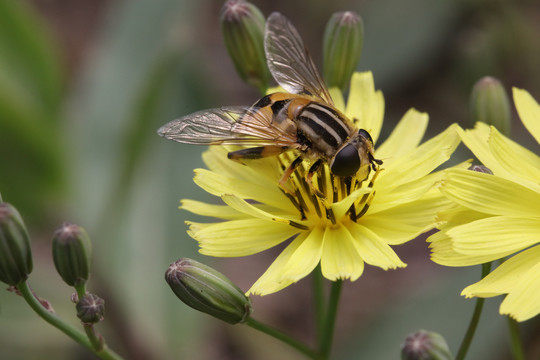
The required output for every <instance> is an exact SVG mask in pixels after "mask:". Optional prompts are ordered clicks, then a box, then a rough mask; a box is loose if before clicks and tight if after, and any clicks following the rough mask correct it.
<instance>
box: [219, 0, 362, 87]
mask: <svg viewBox="0 0 540 360" xmlns="http://www.w3.org/2000/svg"><path fill="white" fill-rule="evenodd" d="M220 23H221V30H222V33H223V38H224V41H225V45H226V47H227V50H228V52H229V56H230V57H231V59H232V61H233V63H234V65H235V67H236V70H237V72H238V75H239V76H240V78H241V79H242V80H244V81H245V82H246V83H248V84H249V85H253V86H255V87H257V88H258V89H259V90H260V91H261V92H262V93H265V92H266V90H267V89H268V84H269V81H270V73H269V71H268V66H267V65H266V55H265V52H264V31H265V18H264V16H263V14H262V13H261V11H260V10H259V9H258V8H257V7H256V6H255V5H253V4H251V3H249V2H247V1H244V0H228V1H226V2H225V4H224V5H223V8H222V9H221V16H220ZM363 37H364V26H363V22H362V19H361V18H360V16H359V15H358V14H356V13H355V12H352V11H345V12H338V13H335V14H334V15H332V17H331V18H330V20H329V21H328V24H327V25H326V30H325V32H324V39H323V48H324V77H325V79H326V82H327V85H328V86H329V87H333V86H336V87H339V88H340V89H345V87H346V86H347V85H348V84H349V81H350V78H351V75H352V73H353V71H354V70H355V69H356V66H357V65H358V61H359V60H360V55H361V53H362V43H363Z"/></svg>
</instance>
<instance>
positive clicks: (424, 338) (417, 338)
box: [401, 330, 454, 360]
mask: <svg viewBox="0 0 540 360" xmlns="http://www.w3.org/2000/svg"><path fill="white" fill-rule="evenodd" d="M401 359H402V360H453V359H454V357H453V356H452V354H451V353H450V350H449V349H448V345H447V344H446V341H445V340H444V338H443V337H442V336H441V335H439V334H437V333H435V332H428V331H425V330H419V331H417V332H415V333H412V334H410V335H409V336H407V338H405V342H404V343H403V345H401Z"/></svg>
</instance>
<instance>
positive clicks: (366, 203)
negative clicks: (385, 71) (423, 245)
mask: <svg viewBox="0 0 540 360" xmlns="http://www.w3.org/2000/svg"><path fill="white" fill-rule="evenodd" d="M332 96H333V98H334V102H335V104H336V106H337V107H338V109H340V110H341V111H343V112H344V113H345V114H346V115H347V116H348V117H349V118H350V119H351V120H353V121H355V123H356V125H357V126H358V127H359V128H363V129H366V130H367V131H369V133H370V134H371V137H372V138H373V141H374V143H375V144H377V140H378V138H379V134H380V130H381V127H382V120H383V112H384V100H383V96H382V93H381V92H380V91H375V89H374V83H373V77H372V75H371V73H361V74H359V73H356V74H354V75H353V78H352V82H351V90H350V94H349V99H348V102H347V105H346V106H345V105H344V103H345V102H344V100H343V96H342V95H341V92H339V91H334V92H332ZM427 122H428V116H427V114H424V113H420V112H418V111H416V110H412V109H411V110H409V111H408V112H407V113H406V114H405V116H404V117H403V118H402V119H401V121H400V122H399V124H398V125H397V126H396V128H395V129H394V131H393V132H392V134H391V135H390V136H389V138H388V139H387V140H386V141H385V142H383V143H382V144H381V145H380V146H379V147H378V148H377V147H376V150H375V158H377V159H382V160H383V161H384V164H383V165H382V166H380V168H379V169H378V170H377V171H371V173H370V174H369V177H368V178H367V179H365V180H364V179H363V177H362V176H358V177H353V178H352V179H351V181H350V182H348V181H347V180H344V179H343V178H340V177H337V176H333V175H331V174H330V171H329V169H328V167H327V165H324V166H323V168H322V169H321V170H320V172H319V173H318V174H317V175H315V176H314V178H313V184H314V187H315V188H316V189H318V190H320V192H322V193H323V194H324V196H323V197H320V196H317V195H316V194H314V193H313V191H312V189H311V188H310V186H309V185H308V184H306V181H305V175H306V172H307V171H308V169H309V166H310V165H309V164H307V162H305V163H303V164H302V165H301V166H299V167H298V168H297V170H295V171H294V173H293V174H292V175H291V176H290V178H289V180H288V181H287V183H286V184H285V189H283V188H281V187H280V186H279V185H278V182H279V179H280V177H281V176H282V174H283V171H284V169H286V168H287V167H288V166H289V164H290V163H291V161H293V160H294V159H295V157H294V154H290V153H285V154H282V155H279V156H276V157H268V158H263V159H257V160H253V161H250V162H248V163H247V166H243V165H241V164H238V163H235V162H232V161H230V160H228V159H227V152H228V151H231V150H232V149H231V148H230V147H225V146H214V147H211V148H210V150H208V151H207V152H206V153H205V154H204V155H203V159H204V161H205V163H206V165H207V166H208V168H209V170H205V169H197V170H195V179H194V181H195V182H196V183H197V184H198V185H199V186H200V187H201V188H203V189H204V190H206V191H207V192H209V193H211V194H213V195H216V196H219V197H220V198H221V199H222V200H223V202H224V203H225V205H210V204H205V203H201V202H197V201H193V200H184V201H183V202H182V206H181V208H183V209H186V210H189V211H191V212H193V213H195V214H199V215H203V216H211V217H215V218H220V219H223V220H224V221H220V222H214V223H204V224H203V223H195V222H189V223H188V224H189V234H190V235H191V236H192V237H193V238H195V239H196V240H197V241H198V242H199V246H200V252H201V253H203V254H206V255H210V256H220V257H237V256H246V255H251V254H255V253H258V252H261V251H264V250H266V249H269V248H272V247H274V246H276V245H278V244H280V243H283V242H286V241H289V243H288V245H287V246H286V248H285V249H284V250H283V251H282V252H281V254H280V255H279V256H278V257H277V258H276V260H275V261H274V262H273V263H272V265H271V266H270V267H269V268H268V270H267V271H266V272H265V273H264V274H263V275H262V276H261V277H260V278H259V279H258V280H257V281H256V282H255V284H254V285H253V286H252V287H251V289H250V290H249V291H248V293H252V294H259V295H266V294H270V293H273V292H276V291H279V290H281V289H283V288H284V287H286V286H288V285H290V284H292V283H294V282H296V281H298V280H300V279H302V278H303V277H305V276H307V275H308V274H309V273H311V271H313V269H314V268H315V267H316V266H317V265H318V264H319V263H320V265H321V270H322V273H323V275H324V276H325V277H326V278H327V279H330V280H338V279H350V280H356V279H358V278H359V277H360V276H361V275H362V272H363V270H364V264H365V263H367V264H370V265H373V266H377V267H380V268H382V269H385V270H386V269H395V268H400V267H404V266H406V265H405V263H403V262H402V261H401V260H400V259H399V257H398V256H397V254H396V253H395V252H394V250H393V249H392V248H391V247H390V245H399V244H402V243H405V242H407V241H409V240H412V239H414V238H415V237H416V236H418V235H419V234H421V233H423V232H424V231H426V230H429V229H431V228H433V227H434V226H435V225H436V224H435V213H436V212H437V211H438V210H441V209H443V208H446V206H447V205H448V204H449V201H448V200H446V199H445V198H444V197H443V196H441V194H440V193H439V192H438V191H436V190H435V189H434V184H436V183H437V182H438V181H439V180H440V176H441V175H440V173H438V172H436V173H432V171H433V170H434V169H435V168H437V167H438V166H439V165H440V164H442V163H443V162H445V161H446V160H448V158H449V157H450V154H451V153H452V152H453V151H454V149H455V148H456V146H457V145H458V143H459V137H458V135H457V133H456V131H455V130H454V129H453V128H449V129H448V130H446V131H444V132H443V133H441V134H440V135H438V136H436V137H434V138H432V139H431V140H429V141H427V142H425V143H423V144H422V145H419V144H420V141H421V139H422V137H423V135H424V131H425V129H426V126H427Z"/></svg>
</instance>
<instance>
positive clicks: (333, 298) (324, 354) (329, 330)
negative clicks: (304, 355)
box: [319, 280, 343, 360]
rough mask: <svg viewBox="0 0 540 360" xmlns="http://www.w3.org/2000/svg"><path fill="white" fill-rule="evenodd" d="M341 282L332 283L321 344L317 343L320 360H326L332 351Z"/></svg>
mask: <svg viewBox="0 0 540 360" xmlns="http://www.w3.org/2000/svg"><path fill="white" fill-rule="evenodd" d="M342 284H343V281H342V280H336V281H334V282H333V283H332V289H331V290H330V297H329V299H328V308H327V310H326V318H325V321H324V329H323V335H322V342H321V343H319V352H320V359H321V360H326V359H328V358H329V356H330V350H331V349H332V340H333V339H334V325H335V323H336V314H337V308H338V303H339V295H340V294H341V285H342Z"/></svg>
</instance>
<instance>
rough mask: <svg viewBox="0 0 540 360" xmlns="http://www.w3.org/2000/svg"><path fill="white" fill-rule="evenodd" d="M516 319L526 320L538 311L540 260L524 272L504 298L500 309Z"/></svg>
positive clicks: (539, 304) (539, 306) (539, 310)
mask: <svg viewBox="0 0 540 360" xmlns="http://www.w3.org/2000/svg"><path fill="white" fill-rule="evenodd" d="M500 312H501V314H507V315H510V316H511V317H513V318H514V319H516V320H517V321H525V320H528V319H530V318H532V317H534V316H536V315H538V314H539V313H540V261H539V260H538V255H537V257H536V264H535V265H534V266H532V267H531V268H530V269H529V270H528V271H527V272H524V273H523V274H522V276H521V278H520V279H519V280H518V282H517V283H516V285H515V286H514V288H513V289H512V291H510V293H509V294H508V296H507V297H506V298H505V299H504V301H503V302H502V304H501V309H500Z"/></svg>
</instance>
